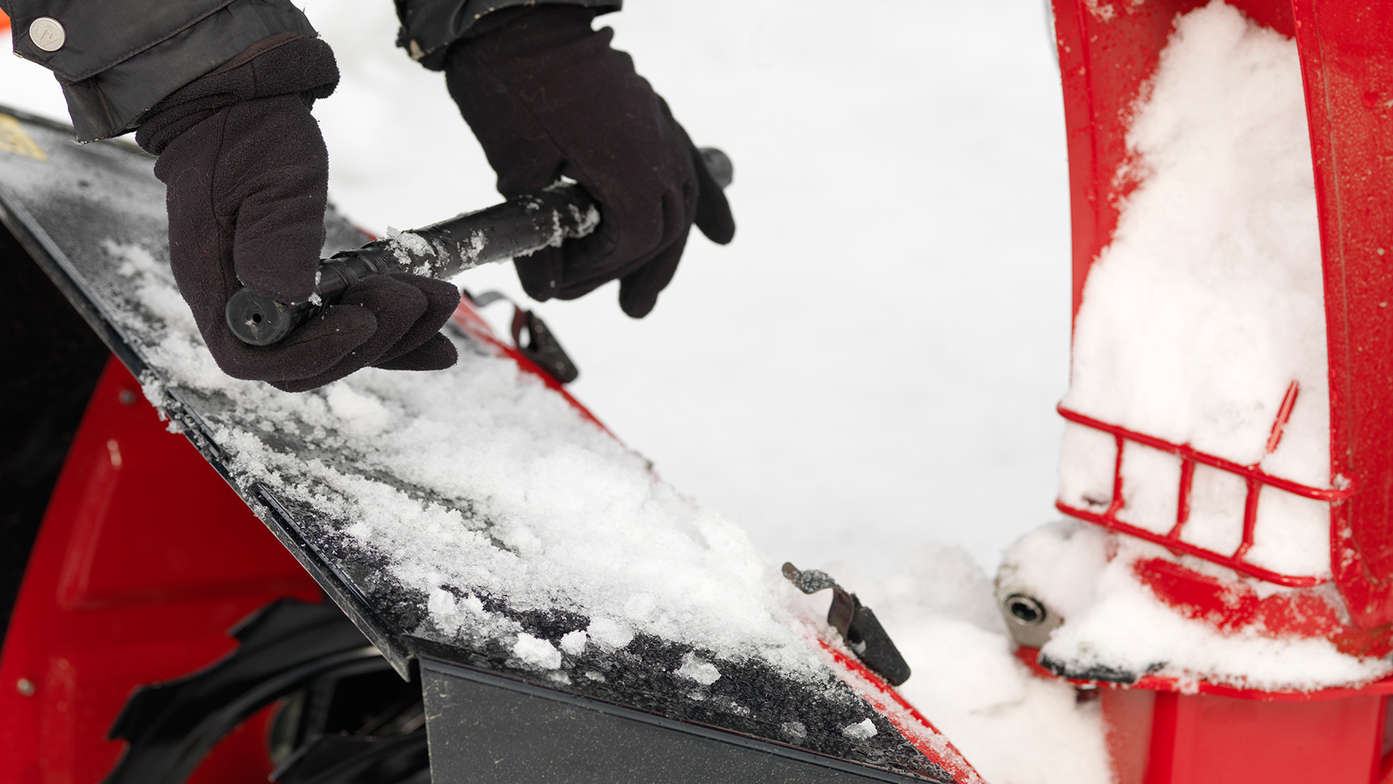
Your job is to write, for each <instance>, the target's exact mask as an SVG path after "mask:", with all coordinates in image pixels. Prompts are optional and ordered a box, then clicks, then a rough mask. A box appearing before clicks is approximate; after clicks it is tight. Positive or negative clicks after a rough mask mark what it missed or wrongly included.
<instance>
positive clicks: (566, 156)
mask: <svg viewBox="0 0 1393 784" xmlns="http://www.w3.org/2000/svg"><path fill="white" fill-rule="evenodd" d="M594 16H595V12H594V11H593V10H588V9H584V8H577V7H574V6H561V5H551V6H547V5H543V6H536V7H531V8H526V9H508V10H505V11H497V12H494V13H492V14H489V15H488V16H486V17H484V19H483V20H482V21H480V22H479V24H478V25H476V26H475V31H477V32H475V33H474V36H473V37H472V38H467V39H464V40H462V41H459V42H458V43H455V44H454V45H453V46H451V48H450V50H449V52H448V55H447V58H446V65H445V76H446V83H447V84H448V86H449V88H450V95H451V96H453V97H454V99H455V103H457V104H458V105H459V108H460V113H461V114H462V115H464V119H465V121H466V122H468V123H469V126H470V128H472V129H473V130H474V134H475V135H476V136H478V137H479V142H480V143H481V144H482V145H483V148H484V152H485V153H486V154H487V155H488V159H489V163H490V164H492V166H493V168H494V170H495V171H496V172H498V190H499V191H500V192H502V193H503V195H505V196H510V197H511V196H516V195H519V194H522V193H528V192H536V191H538V190H540V189H542V188H544V187H546V186H548V185H551V184H552V183H554V182H556V181H557V180H558V179H559V178H561V177H563V176H564V177H569V178H571V179H573V180H575V181H576V182H577V183H579V184H580V185H581V187H583V188H585V190H586V191H588V192H589V193H590V195H591V196H592V197H594V199H595V200H596V201H597V202H598V203H599V205H600V213H601V215H602V218H603V220H602V222H601V224H600V229H599V230H598V231H597V232H596V233H595V234H594V235H592V236H590V237H587V238H585V239H582V240H575V241H570V242H567V243H566V244H565V245H563V246H562V247H560V248H547V249H544V250H541V251H538V252H536V253H534V254H532V255H531V256H529V257H527V258H523V259H518V260H517V270H518V278H519V279H521V281H522V286H523V288H524V289H526V291H527V293H528V294H529V295H531V296H532V297H533V298H534V299H538V300H547V299H550V298H551V297H559V298H561V299H574V298H576V297H579V296H581V295H582V294H585V293H587V292H590V291H592V290H593V289H595V288H596V287H598V286H600V285H601V284H603V283H606V282H608V281H611V280H615V279H616V278H617V279H618V280H619V306H620V307H621V308H623V309H624V312H625V313H627V314H629V315H630V316H633V317H635V318H642V317H643V316H645V315H647V314H648V312H649V311H651V310H652V309H653V305H654V304H655V303H656V302H657V299H658V292H660V291H662V290H663V287H665V286H667V284H668V283H669V282H670V281H671V280H672V276H673V274H674V273H675V272H676V271H677V262H678V260H679V259H680V258H681V257H682V250H683V248H684V247H686V243H687V235H688V233H689V232H690V231H691V227H692V224H693V223H694V222H695V223H696V225H697V227H698V228H700V229H701V231H702V233H703V234H705V235H706V236H707V237H708V238H710V239H711V240H712V241H713V242H717V243H720V244H722V245H724V244H725V243H727V242H730V240H731V238H732V237H733V236H734V234H735V220H734V218H732V217H731V214H730V205H729V204H727V203H726V199H725V196H724V194H722V193H721V189H720V188H719V187H718V186H717V185H716V184H715V182H713V181H712V179H711V177H710V175H709V174H707V172H706V169H705V167H704V166H702V164H701V161H700V158H699V156H698V154H697V151H696V149H695V148H694V147H693V146H692V142H691V140H690V139H688V138H687V134H686V132H685V131H683V130H682V126H680V125H678V124H677V121H676V120H674V119H672V114H671V113H670V112H669V111H668V107H667V104H666V103H665V102H664V101H663V99H662V98H660V97H658V95H657V94H656V93H654V92H653V88H652V87H651V86H649V84H648V82H647V81H645V80H644V79H643V77H641V76H639V75H638V74H636V73H634V64H633V60H632V59H630V57H629V56H628V55H627V54H625V53H623V52H618V51H615V50H614V49H612V48H610V45H609V44H610V39H611V38H613V36H614V34H613V31H611V30H609V29H604V30H600V31H594V30H591V29H590V23H591V21H592V20H593V19H594Z"/></svg>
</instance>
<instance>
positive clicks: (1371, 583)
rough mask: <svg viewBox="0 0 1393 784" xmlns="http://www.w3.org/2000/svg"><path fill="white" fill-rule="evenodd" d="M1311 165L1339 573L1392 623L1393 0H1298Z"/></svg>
mask: <svg viewBox="0 0 1393 784" xmlns="http://www.w3.org/2000/svg"><path fill="white" fill-rule="evenodd" d="M1292 5H1293V7H1294V9H1295V14H1296V21H1297V29H1296V42H1297V45H1298V46H1299V47H1300V50H1301V68H1302V73H1303V76H1304V78H1305V81H1306V110H1307V114H1308V116H1309V119H1310V128H1311V150H1312V154H1313V157H1314V160H1315V167H1316V201H1317V204H1318V207H1319V210H1320V232H1321V250H1322V254H1323V256H1324V267H1325V307H1326V339H1327V344H1328V350H1329V358H1330V359H1329V361H1330V429H1331V433H1330V444H1331V454H1330V457H1331V471H1332V472H1333V474H1334V475H1335V476H1340V477H1346V478H1348V479H1349V480H1350V481H1351V482H1353V483H1355V485H1356V486H1358V487H1360V488H1362V490H1361V492H1359V493H1357V494H1356V495H1355V496H1354V497H1353V498H1351V499H1350V501H1349V502H1348V503H1346V504H1341V505H1338V506H1336V507H1335V510H1334V514H1333V516H1332V525H1331V545H1332V550H1333V554H1332V557H1333V563H1332V566H1333V568H1334V573H1335V581H1336V583H1337V584H1338V585H1339V587H1340V593H1341V594H1342V595H1343V596H1344V597H1345V601H1346V602H1347V603H1348V605H1349V610H1350V614H1351V615H1353V616H1354V620H1355V622H1356V623H1357V624H1359V625H1360V626H1364V627H1374V626H1379V625H1383V624H1387V623H1390V622H1393V414H1390V412H1393V306H1390V302H1393V264H1390V262H1389V259H1388V256H1387V254H1388V253H1389V252H1393V239H1391V238H1393V201H1390V199H1389V193H1390V189H1393V0H1358V1H1357V2H1355V1H1354V0H1344V1H1343V2H1336V1H1334V0H1322V1H1321V2H1313V0H1294V2H1293V3H1292Z"/></svg>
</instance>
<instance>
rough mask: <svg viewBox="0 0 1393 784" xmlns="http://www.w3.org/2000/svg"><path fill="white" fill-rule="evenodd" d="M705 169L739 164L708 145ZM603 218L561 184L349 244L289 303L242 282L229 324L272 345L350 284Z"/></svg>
mask: <svg viewBox="0 0 1393 784" xmlns="http://www.w3.org/2000/svg"><path fill="white" fill-rule="evenodd" d="M701 156H702V161H703V163H704V164H705V166H706V170H707V171H708V172H709V173H710V174H711V177H712V179H714V180H715V181H716V182H717V184H719V185H720V186H721V187H722V188H724V187H726V186H728V185H730V182H731V180H732V179H733V175H734V167H733V166H732V164H731V161H730V158H729V157H727V156H726V154H725V153H723V152H721V151H720V150H718V149H715V148H714V147H707V148H703V149H702V150H701ZM599 225H600V212H599V210H598V209H597V208H596V205H595V202H594V200H592V199H591V198H590V196H589V195H588V194H586V193H585V191H584V190H582V189H581V188H580V187H579V186H577V185H572V184H559V185H555V186H552V187H550V188H547V189H546V190H544V191H542V192H541V193H538V194H535V195H528V196H518V197H516V198H512V199H509V200H508V201H505V202H503V203H502V204H495V205H494V206H492V207H488V208H485V209H482V210H479V211H478V212H470V213H465V214H464V215H458V216H456V217H454V218H450V219H449V220H444V221H441V222H439V223H435V224H432V225H430V226H426V227H425V228H421V229H416V230H414V231H405V232H402V233H400V234H397V235H396V236H393V237H388V238H385V239H380V240H376V241H373V242H370V243H368V244H367V245H364V246H363V247H361V248H358V249H357V250H349V251H343V252H342V253H336V254H334V255H333V256H332V257H330V258H327V259H324V260H322V261H321V262H320V264H319V275H318V278H317V282H316V284H315V289H314V294H313V296H311V297H310V298H309V299H308V300H307V301H305V302H299V303H294V304H287V303H283V302H279V301H277V300H276V299H274V298H272V297H268V296H265V295H262V294H257V293H256V292H254V291H252V290H251V289H249V288H243V289H242V290H240V291H238V292H237V293H235V294H233V295H232V297H231V298H230V299H229V300H228V301H227V326H228V327H229V328H230V329H231V330H232V334H234V335H236V336H237V337H238V338H239V339H240V340H241V341H242V342H244V343H248V344H251V345H253V346H269V345H272V344H275V343H278V342H280V341H281V340H282V339H284V338H285V336H286V335H289V334H290V333H291V331H293V330H294V329H295V328H296V327H298V326H299V325H301V324H303V323H304V322H305V321H307V320H309V319H310V318H312V317H313V316H314V315H315V314H316V313H318V312H319V309H320V308H322V307H324V306H325V305H331V304H333V303H335V302H337V301H338V300H339V298H340V297H342V296H343V293H344V291H346V290H347V289H348V287H349V286H352V285H353V284H355V283H358V282H359V281H362V280H363V279H365V278H367V277H370V276H372V275H382V274H386V273H390V272H410V273H412V274H415V275H425V276H428V277H432V278H440V279H446V278H451V277H454V276H455V275H457V274H459V273H461V272H463V271H465V270H467V269H472V268H474V267H478V266H481V265H484V264H492V263H494V262H499V261H508V260H510V259H514V258H517V257H519V256H526V255H528V254H531V253H534V252H536V251H538V250H541V249H542V248H545V247H548V246H552V247H555V246H558V245H560V244H561V243H563V242H565V241H566V240H568V239H576V238H579V237H585V236H587V235H589V234H591V233H592V232H594V231H595V228H596V227H597V226H599Z"/></svg>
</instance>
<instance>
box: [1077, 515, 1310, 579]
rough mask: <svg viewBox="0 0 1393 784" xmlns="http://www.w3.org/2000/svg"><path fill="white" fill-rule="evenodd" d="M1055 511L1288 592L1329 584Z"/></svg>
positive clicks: (1108, 520)
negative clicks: (1284, 588) (1275, 585)
mask: <svg viewBox="0 0 1393 784" xmlns="http://www.w3.org/2000/svg"><path fill="white" fill-rule="evenodd" d="M1054 507H1055V508H1056V509H1058V510H1059V511H1061V512H1063V513H1064V514H1067V515H1069V516H1070V517H1077V518H1078V519H1080V520H1084V521H1086V522H1090V523H1095V524H1097V525H1101V526H1103V527H1104V528H1111V529H1113V530H1114V531H1117V532H1119V533H1124V534H1127V535H1128V536H1135V537H1137V538H1138V539H1145V540H1146V541H1148V542H1155V543H1156V544H1159V545H1161V546H1163V547H1168V548H1170V549H1172V550H1178V551H1180V552H1182V553H1184V554H1186V555H1193V556H1195V557H1196V558H1203V559H1204V560H1206V561H1209V562H1211V563H1216V564H1219V565H1220V566H1227V567H1228V568H1230V569H1233V570H1234V571H1236V572H1242V573H1243V574H1247V575H1249V576H1252V577H1256V578H1258V579H1259V580H1266V581H1268V582H1270V583H1276V584H1277V585H1284V586H1287V587H1289V588H1312V587H1314V586H1317V585H1320V584H1321V583H1325V582H1329V580H1326V579H1325V578H1322V577H1314V576H1310V575H1293V574H1281V573H1280V572H1274V571H1272V570H1271V569H1264V568H1262V567H1261V566H1257V565H1256V564H1252V563H1249V562H1247V561H1243V560H1239V559H1237V558H1234V557H1233V556H1225V555H1220V554H1219V553H1216V552H1214V551H1213V550H1206V549H1204V548H1203V547H1198V546H1196V545H1193V544H1190V543H1189V542H1185V541H1182V540H1180V539H1173V538H1171V537H1170V536H1168V535H1166V534H1158V533H1153V532H1151V531H1148V530H1146V529H1145V528H1139V527H1137V526H1135V525H1132V524H1130V523H1124V522H1122V521H1121V520H1118V519H1117V518H1116V517H1112V516H1109V515H1107V514H1106V513H1102V514H1100V513H1098V512H1090V511H1089V510H1087V509H1080V508H1078V507H1076V506H1070V505H1068V504H1066V503H1064V502H1063V501H1055V502H1054Z"/></svg>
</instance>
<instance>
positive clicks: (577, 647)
mask: <svg viewBox="0 0 1393 784" xmlns="http://www.w3.org/2000/svg"><path fill="white" fill-rule="evenodd" d="M589 640H590V635H588V634H586V633H585V632H584V631H582V630H580V629H576V630H575V631H573V632H568V633H567V634H565V635H563V636H562V637H561V643H560V645H561V650H563V651H565V652H566V653H568V654H570V655H571V656H579V655H581V653H583V652H584V651H585V643H587V642H589Z"/></svg>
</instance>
